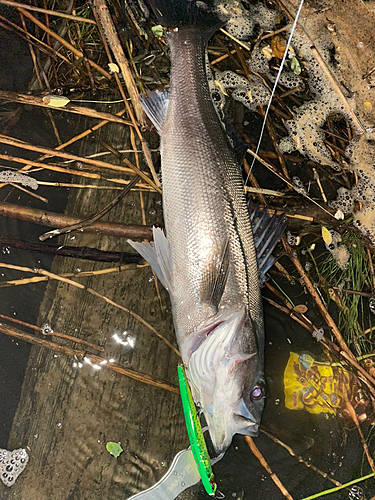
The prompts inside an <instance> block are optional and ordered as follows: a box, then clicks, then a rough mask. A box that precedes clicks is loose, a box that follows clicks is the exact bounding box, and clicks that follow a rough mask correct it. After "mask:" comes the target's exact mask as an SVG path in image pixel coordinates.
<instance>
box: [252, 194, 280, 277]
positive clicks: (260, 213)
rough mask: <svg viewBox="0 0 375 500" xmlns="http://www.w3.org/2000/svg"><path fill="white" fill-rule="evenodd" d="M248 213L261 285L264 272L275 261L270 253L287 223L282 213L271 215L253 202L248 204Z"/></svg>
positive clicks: (264, 275)
mask: <svg viewBox="0 0 375 500" xmlns="http://www.w3.org/2000/svg"><path fill="white" fill-rule="evenodd" d="M249 213H250V220H251V225H252V228H253V237H254V245H255V250H256V253H257V259H258V268H259V279H260V283H261V284H262V285H263V284H264V282H265V281H266V280H267V278H266V272H267V271H268V270H269V269H270V267H272V265H273V264H274V263H275V261H276V258H275V257H274V256H273V255H271V254H272V252H273V250H274V248H275V246H276V245H277V243H278V241H279V240H280V238H281V236H282V234H283V232H284V231H285V228H286V226H287V224H288V223H287V221H286V219H285V217H284V214H276V213H275V214H274V215H273V216H272V217H271V215H270V214H269V213H268V210H267V209H266V208H261V207H259V206H258V205H255V204H254V203H251V204H249Z"/></svg>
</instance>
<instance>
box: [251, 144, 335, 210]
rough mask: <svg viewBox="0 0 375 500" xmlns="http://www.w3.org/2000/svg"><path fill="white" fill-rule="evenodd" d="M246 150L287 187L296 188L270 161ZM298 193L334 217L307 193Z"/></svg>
mask: <svg viewBox="0 0 375 500" xmlns="http://www.w3.org/2000/svg"><path fill="white" fill-rule="evenodd" d="M247 152H248V153H250V154H251V156H253V157H254V158H255V159H256V160H258V161H259V162H260V163H261V164H262V165H264V166H265V167H266V168H268V170H270V172H272V173H274V174H275V175H276V176H277V177H279V178H280V179H281V180H283V181H284V182H285V184H287V185H288V186H289V187H291V188H293V189H295V188H296V186H295V184H293V183H291V182H290V181H289V180H288V179H287V178H286V177H284V175H281V174H280V173H279V172H278V171H277V170H276V169H275V167H274V166H273V165H271V164H270V163H268V162H266V161H265V160H263V158H261V157H260V156H259V155H257V154H256V153H255V152H254V151H252V150H251V149H248V150H247ZM299 193H300V194H301V195H303V196H304V197H305V198H306V199H307V200H309V201H311V203H314V204H315V205H316V206H318V207H319V208H320V209H321V210H323V212H326V213H327V214H328V215H329V216H330V217H333V218H335V216H334V215H333V214H331V212H328V210H326V209H325V208H324V207H322V206H321V205H319V203H317V202H316V201H315V200H313V199H312V198H310V196H308V195H307V194H304V193H302V192H300V191H299Z"/></svg>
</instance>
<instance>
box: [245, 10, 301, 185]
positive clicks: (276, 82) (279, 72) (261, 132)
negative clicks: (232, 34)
mask: <svg viewBox="0 0 375 500" xmlns="http://www.w3.org/2000/svg"><path fill="white" fill-rule="evenodd" d="M303 2H304V0H301V2H300V4H299V7H298V10H297V14H296V17H295V19H294V22H293V25H292V29H291V32H290V35H289V38H288V42H287V44H286V47H285V52H284V56H283V58H282V60H281V64H280V68H279V71H278V72H277V76H276V80H275V83H274V85H273V88H272V92H271V96H270V99H269V101H268V104H267V109H266V113H265V116H264V120H263V124H262V128H261V131H260V136H259V140H258V144H257V148H256V151H255V155H258V152H259V149H260V145H261V143H262V139H263V134H264V129H265V126H266V120H267V117H268V113H269V110H270V107H271V103H272V99H273V96H274V95H275V92H276V87H277V84H278V83H279V80H280V75H281V72H282V70H283V68H284V64H285V60H286V58H287V56H288V51H289V47H290V44H291V43H292V38H293V34H294V32H295V29H296V27H297V21H298V18H299V15H300V13H301V10H302V6H303ZM254 163H255V156H253V160H252V162H251V165H250V170H249V173H248V175H247V177H246V182H245V186H246V184H247V182H248V180H249V176H250V172H251V171H252V170H253V167H254Z"/></svg>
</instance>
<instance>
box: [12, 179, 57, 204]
mask: <svg viewBox="0 0 375 500" xmlns="http://www.w3.org/2000/svg"><path fill="white" fill-rule="evenodd" d="M9 184H10V186H12V187H14V188H16V189H19V190H20V191H23V192H24V193H27V194H28V195H29V196H32V197H33V198H36V199H37V200H40V201H42V202H43V203H48V200H47V198H44V197H43V196H39V194H36V193H33V192H32V191H30V190H29V189H26V188H24V187H22V186H19V185H18V184H15V183H14V182H10V183H9Z"/></svg>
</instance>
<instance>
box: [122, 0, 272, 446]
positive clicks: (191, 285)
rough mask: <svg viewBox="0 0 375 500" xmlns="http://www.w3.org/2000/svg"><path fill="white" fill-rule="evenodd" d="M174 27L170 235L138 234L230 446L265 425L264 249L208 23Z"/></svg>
mask: <svg viewBox="0 0 375 500" xmlns="http://www.w3.org/2000/svg"><path fill="white" fill-rule="evenodd" d="M151 3H152V2H151ZM167 36H168V42H169V47H170V50H171V76H170V93H169V94H170V95H169V99H168V104H167V106H166V110H165V115H164V119H163V121H162V124H161V130H160V135H161V161H162V178H163V209H164V221H165V228H166V234H167V242H166V241H164V240H163V239H164V236H163V234H162V232H161V230H156V231H154V236H155V242H154V244H151V246H148V250H146V247H147V244H141V243H132V244H133V246H134V247H135V248H136V249H137V250H138V251H139V252H140V253H141V254H142V255H143V256H144V257H145V258H146V260H149V262H150V263H151V265H153V267H154V269H155V271H156V272H157V274H158V276H159V278H160V279H161V280H162V282H163V284H164V285H165V286H166V287H167V288H168V291H169V294H170V298H171V303H172V313H173V319H174V326H175V330H176V336H177V341H178V345H179V348H180V352H181V356H182V360H183V362H184V364H185V366H186V369H187V375H188V378H189V381H190V383H191V386H192V392H193V397H194V400H195V401H196V403H198V404H199V405H200V406H201V407H202V410H203V413H204V415H205V418H206V421H207V424H208V428H209V432H210V436H211V439H212V442H213V445H214V447H215V450H216V452H217V453H221V452H223V451H225V450H226V449H227V448H228V446H229V445H230V443H231V441H232V436H233V434H235V433H241V434H246V435H250V436H255V435H257V433H258V426H259V423H260V417H261V413H262V410H263V405H264V377H263V349H264V329H263V311H262V302H261V295H260V287H259V275H258V267H257V258H256V252H255V248H254V243H253V236H252V229H251V223H250V219H249V212H248V207H247V204H246V200H245V195H244V187H243V181H242V176H241V171H240V168H239V165H238V163H237V160H236V158H235V155H234V153H233V150H232V148H231V145H230V144H229V141H228V138H227V136H226V134H225V132H224V131H223V128H222V126H221V123H220V121H219V119H218V116H217V114H216V111H215V109H214V105H213V103H212V100H211V96H210V92H209V87H208V83H207V77H206V69H205V46H206V43H207V31H206V32H205V31H204V30H202V29H197V27H185V26H182V27H178V28H177V29H172V30H170V31H169V32H168V35H167ZM146 108H147V105H146ZM146 110H147V109H146ZM152 252H154V253H155V254H156V256H154V257H152V256H150V253H152Z"/></svg>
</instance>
